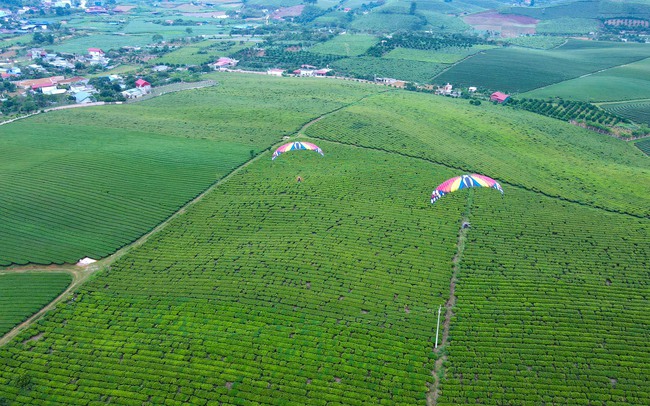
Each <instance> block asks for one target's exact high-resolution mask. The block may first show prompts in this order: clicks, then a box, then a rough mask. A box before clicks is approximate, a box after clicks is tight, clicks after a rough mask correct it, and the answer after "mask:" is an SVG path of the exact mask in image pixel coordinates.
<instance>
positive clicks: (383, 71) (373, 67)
mask: <svg viewBox="0 0 650 406" xmlns="http://www.w3.org/2000/svg"><path fill="white" fill-rule="evenodd" d="M331 67H332V68H334V70H336V71H340V72H342V74H343V75H345V76H352V77H357V78H362V79H368V80H373V79H374V77H375V76H376V77H390V78H395V79H400V80H406V81H414V82H418V83H430V82H431V81H432V80H433V77H434V76H435V75H436V74H437V73H439V72H441V71H442V70H443V69H444V68H445V65H442V64H437V63H431V62H421V61H413V60H400V61H399V62H396V61H395V60H393V59H388V58H372V57H356V58H345V59H339V60H338V61H334V62H332V64H331Z"/></svg>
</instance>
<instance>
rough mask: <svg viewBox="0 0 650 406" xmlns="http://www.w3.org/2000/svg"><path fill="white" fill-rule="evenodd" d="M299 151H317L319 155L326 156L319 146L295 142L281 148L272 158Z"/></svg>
mask: <svg viewBox="0 0 650 406" xmlns="http://www.w3.org/2000/svg"><path fill="white" fill-rule="evenodd" d="M298 149H306V150H310V151H316V152H318V153H319V154H321V155H323V156H325V154H324V153H323V150H322V149H320V148H319V147H318V146H317V145H315V144H312V143H311V142H305V141H295V142H290V143H288V144H284V145H282V146H280V147H279V148H278V149H276V150H275V152H274V153H273V156H272V157H271V159H275V158H277V157H278V156H279V155H280V154H283V153H285V152H287V151H294V150H298Z"/></svg>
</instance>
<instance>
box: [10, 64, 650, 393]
mask: <svg viewBox="0 0 650 406" xmlns="http://www.w3.org/2000/svg"><path fill="white" fill-rule="evenodd" d="M219 78H222V80H223V88H224V89H223V91H222V93H220V95H221V97H220V98H218V99H217V100H220V101H222V102H223V100H224V99H227V98H228V97H225V96H226V94H228V95H229V97H230V98H233V99H239V98H240V97H241V98H242V100H240V101H239V102H240V103H241V106H242V108H243V106H247V108H248V109H251V110H252V111H251V113H250V117H251V118H252V117H255V115H256V114H258V113H259V112H260V111H262V110H263V108H266V103H269V104H271V103H275V104H278V105H280V106H282V107H284V108H286V109H287V110H289V111H293V114H296V115H299V113H300V110H298V108H297V107H296V106H295V105H293V104H291V100H292V99H293V98H296V99H297V100H295V103H296V105H301V106H304V107H305V108H307V107H309V104H308V103H307V102H306V100H305V99H300V97H299V96H295V95H296V94H307V95H309V97H317V98H318V97H321V98H322V100H320V101H319V102H318V106H320V107H319V108H318V110H323V109H322V105H328V106H329V107H335V106H336V107H340V109H338V110H336V111H334V112H333V113H332V114H330V115H327V116H325V117H324V118H322V119H321V120H319V121H316V122H313V124H312V125H311V126H310V127H308V128H307V129H306V130H305V133H306V135H307V137H303V139H305V140H307V139H308V140H309V141H311V142H314V143H316V144H317V145H319V146H320V147H321V148H322V149H323V151H324V154H325V155H324V156H320V155H318V154H315V153H313V152H310V151H294V152H288V153H286V154H283V155H281V156H280V157H279V158H277V159H276V160H274V161H272V160H271V154H270V151H268V152H264V154H263V155H262V156H261V157H260V159H258V160H256V161H254V162H252V163H251V164H250V165H248V166H246V167H245V168H242V169H241V170H240V171H239V172H237V173H236V174H234V175H233V176H232V177H231V178H229V179H228V181H226V182H224V183H222V184H220V185H218V186H217V187H216V188H214V189H213V190H212V191H211V192H210V193H208V194H207V195H206V196H205V197H204V198H203V199H202V200H200V201H199V202H197V203H196V204H195V205H192V206H191V207H189V208H188V209H187V210H186V211H185V212H184V213H183V214H181V215H180V216H178V217H176V218H174V219H173V220H171V221H170V223H169V224H168V225H167V226H166V227H165V228H164V229H163V230H162V231H160V232H159V233H156V234H154V235H152V236H151V237H150V239H149V240H148V241H147V242H145V243H144V244H142V245H140V246H138V247H134V248H133V249H132V250H131V251H130V252H128V253H127V254H126V255H124V256H123V257H121V258H120V259H118V260H117V261H116V262H114V263H113V264H112V265H111V266H110V268H109V269H106V270H104V271H103V272H100V273H98V274H96V275H95V276H94V278H93V279H92V280H91V281H90V282H88V283H87V284H85V285H83V286H82V287H81V288H80V289H79V290H78V291H77V292H76V296H75V297H74V300H68V301H64V302H62V303H60V304H59V305H58V306H57V308H56V310H54V311H52V312H51V313H49V314H48V315H47V316H46V317H45V318H43V319H42V320H41V321H40V322H39V323H37V324H35V325H33V326H32V327H31V328H29V329H28V330H26V331H24V332H22V333H21V334H20V335H19V336H17V337H16V338H15V339H14V340H13V341H12V342H10V343H9V344H7V345H6V346H4V347H3V348H0V364H2V365H3V368H1V369H0V401H2V402H5V403H9V404H11V403H17V404H30V405H41V404H51V403H53V402H54V403H57V404H87V403H91V402H100V403H115V404H127V403H129V404H142V403H149V404H169V405H181V404H208V403H210V402H213V403H214V402H221V403H223V404H237V405H240V404H242V405H243V404H300V405H303V404H310V405H311V404H313V405H332V404H345V405H368V404H390V405H393V404H404V405H406V404H408V405H414V404H422V405H424V404H427V396H428V395H430V393H429V392H430V385H431V384H432V383H433V382H434V375H437V376H439V377H440V379H441V381H440V386H439V389H440V397H439V398H438V401H437V404H438V405H442V404H445V405H451V404H470V403H471V404H486V405H492V404H494V405H496V404H504V403H505V404H542V403H549V404H550V403H557V404H572V405H573V404H590V403H591V404H598V403H601V404H602V403H628V404H639V405H643V404H648V403H650V393H648V391H647V389H646V388H647V382H648V381H649V380H650V368H649V367H648V365H650V363H649V362H648V361H650V344H649V343H650V340H648V339H649V338H650V337H649V336H648V334H649V330H648V328H647V326H648V325H650V315H649V314H648V312H647V311H646V309H647V308H648V307H649V305H650V303H649V300H650V299H649V297H650V287H649V286H648V284H647V283H646V281H647V277H648V271H647V264H648V261H649V260H650V246H648V244H647V241H648V238H649V235H648V234H649V231H650V222H649V220H648V216H649V215H650V211H649V210H650V209H649V207H650V189H649V188H650V185H647V184H646V183H644V182H642V181H640V180H643V179H646V178H648V175H650V164H649V163H648V160H647V157H646V156H645V155H643V153H642V152H641V151H639V149H637V148H636V147H634V145H632V144H631V143H625V142H623V141H620V140H618V139H615V138H612V137H608V136H602V135H599V134H594V133H592V132H589V131H586V130H583V129H581V128H578V127H574V126H571V125H569V124H567V123H563V122H560V121H558V120H552V119H548V118H545V117H541V116H539V115H536V114H529V113H526V112H522V111H516V110H513V109H508V108H505V107H503V106H496V105H492V104H488V103H484V104H482V105H480V106H473V105H469V104H468V103H467V101H466V100H456V99H450V98H442V97H436V96H433V95H428V94H422V93H413V92H405V91H397V90H393V91H390V92H383V93H377V91H378V90H385V88H383V87H379V86H376V87H374V86H373V87H369V86H367V85H365V86H364V85H361V84H357V83H350V82H338V81H334V80H327V79H322V80H318V81H316V80H314V81H309V80H304V81H303V80H302V79H300V80H292V79H285V78H282V79H272V78H268V77H266V76H255V77H254V78H249V77H245V76H243V77H242V76H229V75H221V76H219ZM226 79H227V80H226ZM260 84H263V86H260ZM314 84H318V86H317V85H314ZM305 85H312V86H314V87H315V88H314V89H311V90H310V91H306V90H305V88H304V87H303V86H305ZM253 86H254V88H255V89H258V93H255V92H253V91H252V90H251V89H252V88H253ZM336 86H340V87H338V88H336V89H334V87H336ZM262 89H263V90H264V91H265V92H266V93H264V94H259V92H261V91H262ZM334 90H336V91H334ZM210 91H216V90H215V89H211V90H210ZM373 91H374V92H373ZM203 92H208V90H205V91H201V92H197V94H193V95H191V96H188V99H187V100H186V99H178V100H175V102H176V105H177V106H182V107H185V104H188V103H190V101H189V100H192V99H199V100H200V99H202V98H203V97H204V95H203V94H202V93H203ZM334 95H336V99H335V100H331V99H328V97H334ZM267 100H268V101H267ZM278 100H281V101H280V102H278ZM154 102H159V103H161V104H162V105H164V103H163V102H164V100H162V99H158V100H153V101H152V102H151V103H150V104H147V105H142V106H126V107H133V108H135V107H138V108H139V109H136V110H135V112H134V113H133V115H132V116H131V115H128V114H126V115H125V116H124V120H122V123H123V124H122V125H124V126H129V125H133V124H131V123H130V121H131V120H132V119H133V117H135V116H138V117H139V116H142V117H147V116H148V115H149V114H150V113H148V111H147V110H144V109H143V108H144V107H147V108H153V107H155V105H154V104H155V103H154ZM238 105H239V103H236V102H235V101H234V100H233V101H231V102H230V104H229V105H227V106H228V109H234V108H235V107H236V106H238ZM233 106H235V107H233ZM312 107H313V106H312ZM187 108H188V110H187V111H189V109H190V106H187ZM196 108H197V106H193V110H195V109H196ZM193 110H192V111H193ZM331 110H334V108H332V109H331ZM331 110H330V111H331ZM127 111H128V110H125V111H124V112H121V113H124V114H125V113H127ZM182 113H183V109H182V108H181V109H180V111H179V112H177V113H175V114H178V116H176V117H180V116H182ZM275 114H281V112H275ZM97 116H99V115H97ZM203 116H204V115H203V114H200V111H199V112H197V113H196V114H194V115H192V116H188V119H187V121H188V126H190V127H192V130H191V131H189V132H188V134H187V135H189V133H191V132H192V131H194V132H197V131H198V128H200V127H201V126H202V125H203V124H204V123H203V122H201V120H202V119H203ZM312 117H313V115H312ZM98 118H99V117H98ZM226 118H227V116H226V115H223V116H217V115H213V116H212V117H208V118H205V123H207V122H210V121H214V122H215V125H221V126H223V127H224V128H228V126H229V125H230V124H231V123H230V122H229V121H227V120H226ZM109 119H110V117H104V120H109ZM176 119H177V120H178V118H176ZM308 120H309V119H308ZM170 121H171V120H170ZM240 121H241V119H240ZM266 121H268V118H267V120H266ZM266 121H265V120H263V119H260V121H259V122H257V125H258V126H259V125H260V124H259V123H265V122H266ZM296 121H300V120H297V119H296ZM189 123H191V124H189ZM170 124H171V123H170ZM254 124H255V123H254V122H251V131H253V125H254ZM101 125H102V121H97V126H98V127H101ZM161 128H163V129H166V126H164V125H163V126H162V127H161ZM159 131H163V130H162V129H161V130H159ZM165 131H169V132H174V131H175V129H174V128H171V129H166V130H165ZM253 134H257V133H255V132H253ZM184 135H186V134H180V136H179V137H177V138H178V139H186V138H184ZM253 136H254V137H256V136H258V135H253ZM259 136H260V137H262V136H261V135H259ZM215 137H217V136H215ZM224 137H225V138H226V139H231V141H233V142H234V141H236V139H235V140H233V139H232V138H233V137H232V135H230V136H228V135H225V134H224ZM465 172H480V173H485V174H486V175H488V176H491V177H494V178H496V179H497V180H498V181H500V182H501V183H502V186H503V188H504V192H505V194H504V196H503V197H502V196H501V194H499V193H498V192H496V191H494V190H491V189H472V190H469V191H467V190H465V191H459V192H456V193H452V194H450V195H448V196H445V197H443V198H442V199H441V200H440V201H438V202H437V203H435V204H431V203H430V202H429V196H430V194H431V191H432V190H433V189H434V188H435V187H436V186H437V185H438V184H439V183H441V182H442V181H444V180H445V179H447V178H449V177H451V176H454V175H458V174H461V173H465ZM298 177H300V178H301V179H302V181H301V182H297V178H298ZM613 185H615V190H612V189H613ZM464 216H467V219H468V220H469V221H470V222H471V227H470V228H469V229H466V232H467V234H466V237H465V238H464V240H463V243H462V244H460V245H459V244H458V237H459V228H460V225H461V222H462V220H463V218H464ZM3 229H4V228H3ZM454 258H456V259H457V260H458V264H459V268H458V270H457V271H454V260H453V259H454ZM452 275H455V278H454V279H452ZM452 280H453V284H454V287H455V295H454V297H453V298H454V299H455V304H454V306H453V317H451V325H450V326H451V329H450V336H449V340H448V341H447V344H446V345H445V346H444V348H442V350H441V352H440V353H438V354H436V353H435V352H434V351H433V346H434V337H435V330H436V328H435V327H436V323H435V317H436V309H437V308H438V306H439V305H444V304H445V302H446V301H447V299H450V298H451V297H450V284H451V282H452ZM37 335H38V336H39V337H40V339H39V340H38V341H27V339H28V338H30V337H33V336H37ZM443 355H444V356H445V359H444V363H443V368H442V369H438V368H437V367H436V366H435V362H436V360H437V359H438V357H439V356H443Z"/></svg>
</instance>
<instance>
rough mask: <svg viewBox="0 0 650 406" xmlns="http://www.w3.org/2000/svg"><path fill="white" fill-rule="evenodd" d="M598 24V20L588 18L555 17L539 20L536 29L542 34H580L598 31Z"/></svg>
mask: <svg viewBox="0 0 650 406" xmlns="http://www.w3.org/2000/svg"><path fill="white" fill-rule="evenodd" d="M599 26H600V22H599V21H598V20H593V19H588V18H556V19H553V20H543V21H540V22H539V24H537V27H536V31H537V33H539V34H542V35H544V34H548V35H582V34H589V33H590V32H596V31H598V29H599Z"/></svg>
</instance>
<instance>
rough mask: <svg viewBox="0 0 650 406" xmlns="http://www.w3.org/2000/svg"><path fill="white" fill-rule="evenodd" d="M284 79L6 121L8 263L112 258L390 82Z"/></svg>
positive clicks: (3, 261) (4, 244)
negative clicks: (264, 153)
mask: <svg viewBox="0 0 650 406" xmlns="http://www.w3.org/2000/svg"><path fill="white" fill-rule="evenodd" d="M285 82H286V80H283V79H281V78H278V79H276V80H266V81H265V82H264V83H265V86H264V87H262V88H260V87H259V85H258V82H257V81H256V80H254V78H250V77H232V78H228V80H227V81H222V83H221V84H220V85H219V86H216V87H213V88H207V89H203V90H198V91H193V92H191V93H175V94H171V95H168V96H164V97H160V98H157V99H154V100H150V101H147V102H143V103H139V104H137V105H129V106H125V105H123V106H103V107H99V108H85V109H74V111H65V112H54V113H47V114H42V115H38V116H35V117H32V118H30V119H27V120H22V121H19V122H15V123H12V124H9V125H5V126H3V132H2V136H0V146H1V149H2V151H3V152H2V153H3V156H4V158H3V160H2V161H1V162H0V181H1V182H2V185H3V187H2V189H1V190H0V202H1V203H0V204H1V205H2V207H3V209H4V210H6V211H3V213H6V214H3V215H2V216H1V217H0V228H1V229H2V230H3V232H2V233H1V234H0V265H2V266H6V265H9V264H12V263H15V264H25V263H29V262H31V263H40V264H48V263H64V262H66V263H75V262H76V261H77V260H78V259H80V258H83V257H85V256H90V257H93V258H101V257H105V256H107V255H109V254H111V253H112V252H114V251H115V250H117V249H118V248H120V247H121V246H123V245H125V244H128V243H130V242H132V241H133V240H135V239H136V238H138V237H139V236H141V235H142V234H144V233H146V232H147V231H149V230H151V229H152V228H153V227H154V226H156V225H157V224H159V223H160V222H161V221H163V220H164V219H165V218H167V217H169V216H170V215H171V214H172V213H174V212H175V211H176V210H178V208H180V206H182V205H184V204H185V203H186V202H188V201H189V200H191V199H192V198H194V197H195V196H197V195H198V194H199V193H201V192H202V191H204V190H205V189H206V188H207V187H209V186H210V185H211V184H213V183H214V182H216V181H217V180H219V179H220V178H222V177H223V176H225V175H226V174H227V173H228V172H230V171H232V170H233V169H234V168H236V167H237V166H239V165H241V164H242V163H244V162H245V161H246V160H248V159H250V157H251V153H252V154H255V153H259V152H260V151H261V150H264V149H266V148H269V147H270V146H271V145H272V144H273V143H276V142H277V141H279V140H280V139H281V138H282V136H285V135H288V134H291V133H292V132H295V131H297V130H298V129H299V128H300V126H301V125H302V124H304V123H306V122H307V121H309V120H310V119H312V118H314V117H317V116H318V115H320V114H323V113H326V112H328V111H330V110H333V109H336V108H338V107H341V106H343V105H344V104H346V103H348V102H350V101H354V100H357V99H358V98H360V97H363V96H364V95H366V94H371V93H372V92H376V91H380V90H382V89H379V88H377V87H374V86H373V87H369V86H366V87H359V86H356V87H354V88H352V87H351V85H350V84H348V83H344V82H335V83H333V84H331V85H327V86H325V84H324V83H323V82H319V81H314V80H305V81H303V82H302V83H301V85H302V86H303V87H302V89H303V90H305V89H306V91H305V92H304V93H303V92H302V91H299V90H298V89H297V88H295V87H294V88H293V90H288V89H285V85H284V83H285ZM286 83H288V82H286ZM337 88H338V89H341V90H342V91H340V92H339V91H337V90H335V89H337ZM345 89H349V91H348V90H345ZM170 111H173V113H170Z"/></svg>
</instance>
